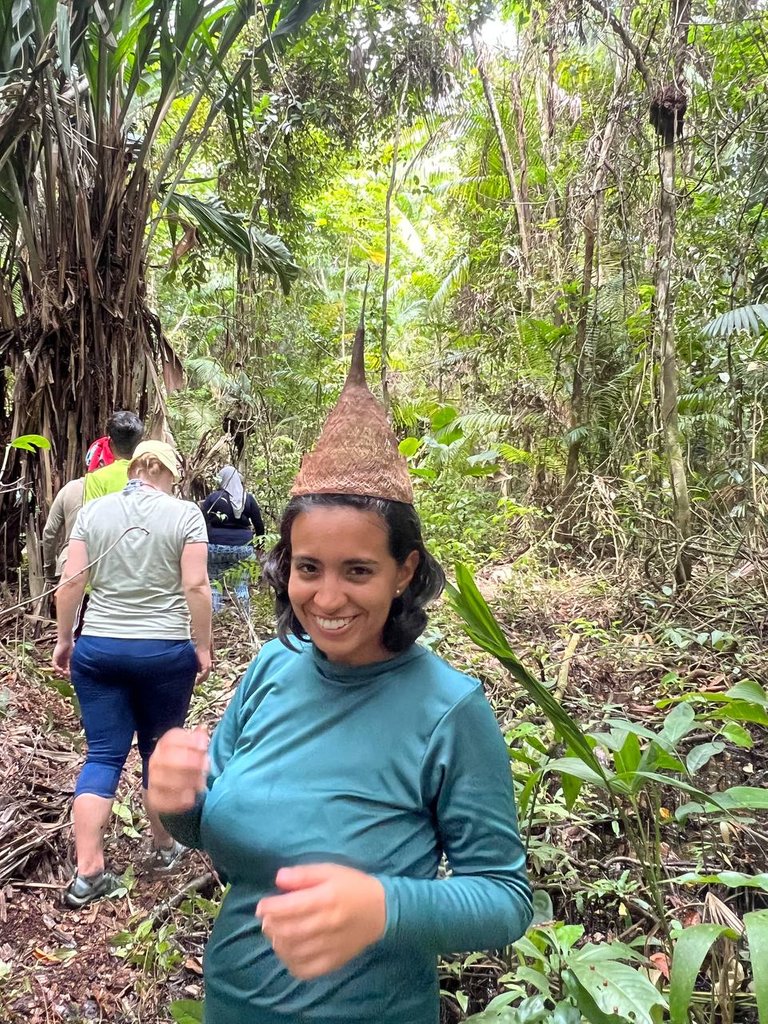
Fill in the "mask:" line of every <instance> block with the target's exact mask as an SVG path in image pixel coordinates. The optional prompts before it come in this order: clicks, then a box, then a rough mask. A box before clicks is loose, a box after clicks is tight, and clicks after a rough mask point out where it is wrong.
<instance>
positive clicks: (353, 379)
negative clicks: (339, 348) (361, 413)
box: [345, 265, 371, 387]
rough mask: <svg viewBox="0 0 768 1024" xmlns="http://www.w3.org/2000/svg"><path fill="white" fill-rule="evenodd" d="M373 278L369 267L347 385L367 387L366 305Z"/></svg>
mask: <svg viewBox="0 0 768 1024" xmlns="http://www.w3.org/2000/svg"><path fill="white" fill-rule="evenodd" d="M370 277H371V268H370V265H369V267H368V276H367V277H366V279H365V288H364V289H363V304H362V306H361V307H360V321H359V322H358V325H357V330H356V331H355V340H354V342H353V344H352V360H351V362H350V365H349V373H348V374H347V380H346V383H345V387H346V385H347V384H362V385H363V387H367V386H368V385H367V382H366V380H365V303H366V300H367V298H368V282H369V280H370Z"/></svg>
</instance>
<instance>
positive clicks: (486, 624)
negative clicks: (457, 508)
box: [446, 562, 607, 785]
mask: <svg viewBox="0 0 768 1024" xmlns="http://www.w3.org/2000/svg"><path fill="white" fill-rule="evenodd" d="M455 571H456V586H452V585H451V584H448V585H447V587H446V593H447V595H448V600H449V601H450V602H451V604H452V605H453V607H454V609H455V610H456V612H457V614H458V615H459V616H460V617H461V618H462V620H463V621H464V624H465V626H466V630H467V635H468V636H469V637H470V638H471V639H472V640H474V642H475V643H476V644H477V645H478V646H479V647H481V648H482V649H483V650H484V651H487V652H488V653H489V654H492V655H493V656H494V657H495V658H497V659H498V660H499V661H500V662H501V664H502V665H503V666H504V668H506V669H507V670H508V671H509V672H510V673H511V674H512V675H513V676H514V678H515V679H516V680H517V682H518V683H519V684H520V686H522V688H523V689H524V690H525V692H526V693H527V694H528V696H529V697H530V698H531V700H533V701H534V702H535V703H536V704H538V706H539V707H540V708H541V710H542V711H543V712H544V714H545V715H546V716H547V718H548V719H549V720H550V722H551V723H552V726H553V727H554V729H555V732H556V733H557V734H558V735H559V736H560V737H561V738H562V739H563V740H564V741H565V742H566V744H567V745H568V747H569V748H570V750H571V751H572V752H573V753H574V754H575V755H576V756H577V757H578V758H579V759H580V760H581V761H583V762H584V764H585V765H586V766H587V767H588V768H591V769H592V771H593V772H594V773H595V775H597V776H599V777H600V778H602V779H603V780H604V782H605V784H606V785H607V778H606V774H605V770H604V768H603V766H602V765H601V764H600V762H599V761H598V759H597V757H596V756H595V754H594V752H593V750H592V746H591V745H590V742H589V740H588V739H587V737H586V736H585V734H584V733H583V732H582V730H581V727H580V726H579V723H578V722H577V721H576V719H575V718H573V717H572V716H571V715H569V714H568V712H567V711H566V710H565V708H564V707H563V706H562V705H561V704H560V703H559V702H558V701H557V700H555V698H554V697H553V696H552V694H551V693H550V691H549V690H548V689H547V688H546V686H544V685H543V684H542V683H540V682H539V681H538V679H536V678H535V676H533V675H532V674H531V673H530V672H529V671H528V669H527V668H526V667H525V666H524V665H523V663H522V662H521V661H520V659H519V658H518V657H517V655H516V654H515V652H514V651H513V650H512V648H511V647H510V646H509V643H508V642H507V638H506V637H505V636H504V633H503V632H502V630H501V627H500V626H499V624H498V622H497V621H496V619H495V618H494V616H493V613H492V612H491V610H490V608H489V607H488V605H487V604H486V602H485V599H484V598H483V596H482V594H481V593H480V591H479V590H478V589H477V585H476V584H475V581H474V579H473V578H472V573H471V572H470V570H469V568H468V567H467V566H466V565H463V564H462V563H461V562H459V563H457V565H456V567H455Z"/></svg>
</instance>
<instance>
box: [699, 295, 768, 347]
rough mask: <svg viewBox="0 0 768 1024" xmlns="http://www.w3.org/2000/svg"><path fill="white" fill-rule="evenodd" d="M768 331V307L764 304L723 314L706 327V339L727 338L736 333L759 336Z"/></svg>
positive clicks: (739, 307)
mask: <svg viewBox="0 0 768 1024" xmlns="http://www.w3.org/2000/svg"><path fill="white" fill-rule="evenodd" d="M766 330H768V305H766V304H765V303H763V302H757V303H750V304H749V305H747V306H735V307H734V308H733V309H729V310H728V312H727V313H721V314H720V316H716V317H715V319H714V320H710V321H709V323H708V324H707V325H706V326H705V327H704V330H703V333H704V336H705V337H706V338H727V337H729V336H730V335H731V334H733V333H734V332H735V331H745V332H746V333H747V334H752V335H758V334H762V333H763V332H764V331H766Z"/></svg>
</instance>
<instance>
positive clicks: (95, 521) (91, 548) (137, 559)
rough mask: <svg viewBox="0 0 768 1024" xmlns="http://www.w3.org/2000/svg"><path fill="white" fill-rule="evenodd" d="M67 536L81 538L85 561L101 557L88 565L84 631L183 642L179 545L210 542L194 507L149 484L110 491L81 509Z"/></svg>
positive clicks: (185, 613)
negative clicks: (116, 491) (86, 556)
mask: <svg viewBox="0 0 768 1024" xmlns="http://www.w3.org/2000/svg"><path fill="white" fill-rule="evenodd" d="M131 527H141V529H130V528H131ZM126 530H128V531H129V532H127V533H126V532H125V531H126ZM145 531H146V532H145ZM118 538H120V539H119V540H118ZM70 540H82V541H84V542H85V545H86V547H87V548H88V561H89V562H92V561H93V560H94V559H95V558H99V556H103V557H101V558H99V561H98V562H97V563H96V564H95V565H94V566H92V568H91V569H90V583H91V595H90V600H89V602H88V607H87V608H86V611H85V619H84V625H83V630H82V632H83V634H84V635H85V636H109V637H118V638H121V639H136V640H138V639H142V640H187V639H189V636H190V629H189V609H188V608H187V602H186V600H185V598H184V592H183V590H182V586H181V566H180V561H181V553H182V551H183V550H184V545H185V544H197V543H200V544H205V543H207V540H208V535H207V533H206V529H205V520H204V519H203V514H202V512H201V511H200V509H199V508H198V507H197V505H195V504H193V503H192V502H191V501H182V500H181V499H179V498H172V497H171V496H170V495H169V494H165V493H164V492H163V491H159V490H157V489H156V488H154V487H139V488H136V489H134V490H131V491H129V492H125V491H122V492H120V493H118V494H108V495H106V497H104V498H97V499H96V500H95V501H90V502H88V504H87V505H84V506H83V508H82V509H81V510H80V513H79V514H78V517H77V521H76V523H75V526H74V529H73V530H72V536H71V537H70ZM116 541H117V543H115V542H116ZM113 544H114V547H113V548H112V549H111V550H109V548H110V546H111V545H113ZM105 552H106V553H105Z"/></svg>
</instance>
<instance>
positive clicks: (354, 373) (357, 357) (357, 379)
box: [346, 318, 367, 387]
mask: <svg viewBox="0 0 768 1024" xmlns="http://www.w3.org/2000/svg"><path fill="white" fill-rule="evenodd" d="M346 383H347V384H362V385H363V386H364V387H365V386H367V385H366V380H365V327H364V326H363V322H362V318H361V320H360V323H359V325H358V328H357V330H356V331H355V340H354V343H353V345H352V360H351V362H350V364H349V373H348V374H347V381H346Z"/></svg>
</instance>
